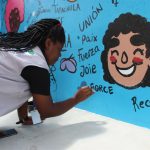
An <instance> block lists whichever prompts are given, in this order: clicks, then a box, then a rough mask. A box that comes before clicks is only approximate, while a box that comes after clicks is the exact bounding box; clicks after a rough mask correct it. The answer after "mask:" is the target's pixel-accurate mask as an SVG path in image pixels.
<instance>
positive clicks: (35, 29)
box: [0, 19, 65, 52]
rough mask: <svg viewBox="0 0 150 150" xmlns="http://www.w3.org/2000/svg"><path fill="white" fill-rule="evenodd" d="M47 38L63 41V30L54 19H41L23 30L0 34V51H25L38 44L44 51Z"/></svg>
mask: <svg viewBox="0 0 150 150" xmlns="http://www.w3.org/2000/svg"><path fill="white" fill-rule="evenodd" d="M47 38H50V39H51V40H52V41H53V42H60V43H62V44H64V43H65V32H64V28H63V27H62V26H61V23H60V22H59V21H58V20H56V19H42V20H40V21H38V22H36V23H35V24H33V25H31V26H29V27H28V28H27V30H26V31H25V32H20V33H16V32H8V33H6V34H0V51H20V52H24V51H27V50H29V49H31V48H33V47H35V46H39V47H40V48H41V49H42V51H44V48H45V46H44V43H45V40H46V39H47Z"/></svg>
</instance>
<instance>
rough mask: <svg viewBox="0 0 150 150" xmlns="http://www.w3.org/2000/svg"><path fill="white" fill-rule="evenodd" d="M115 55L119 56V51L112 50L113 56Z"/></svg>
mask: <svg viewBox="0 0 150 150" xmlns="http://www.w3.org/2000/svg"><path fill="white" fill-rule="evenodd" d="M115 53H116V54H117V56H119V52H118V51H117V50H112V51H111V55H113V54H115Z"/></svg>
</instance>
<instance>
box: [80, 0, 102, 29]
mask: <svg viewBox="0 0 150 150" xmlns="http://www.w3.org/2000/svg"><path fill="white" fill-rule="evenodd" d="M102 10H103V8H102V6H101V4H100V3H99V5H98V6H97V7H96V8H95V9H94V10H93V11H92V13H91V14H90V15H89V16H88V17H87V19H85V20H84V21H83V22H82V24H79V29H80V31H81V32H83V31H84V30H85V29H87V28H88V27H90V26H91V25H92V24H93V23H94V21H95V20H96V19H97V18H98V16H99V14H100V12H101V11H102Z"/></svg>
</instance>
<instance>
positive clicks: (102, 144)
mask: <svg viewBox="0 0 150 150" xmlns="http://www.w3.org/2000/svg"><path fill="white" fill-rule="evenodd" d="M16 121H18V119H17V113H16V111H14V112H12V113H10V114H8V115H6V116H4V117H1V118H0V130H3V129H8V128H15V129H16V130H17V131H18V134H17V135H14V136H11V137H8V138H4V139H0V150H150V130H149V129H146V128H142V127H138V126H134V125H131V124H127V123H124V122H120V121H117V120H113V119H111V118H107V117H104V116H100V115H96V114H93V113H90V112H87V111H83V110H80V109H76V108H74V109H72V110H70V111H69V112H67V113H65V114H64V115H61V116H59V117H54V118H50V119H47V120H46V121H45V122H44V123H43V124H40V125H34V126H21V125H18V126H17V125H15V122H16Z"/></svg>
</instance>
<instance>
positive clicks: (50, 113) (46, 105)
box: [32, 87, 93, 119]
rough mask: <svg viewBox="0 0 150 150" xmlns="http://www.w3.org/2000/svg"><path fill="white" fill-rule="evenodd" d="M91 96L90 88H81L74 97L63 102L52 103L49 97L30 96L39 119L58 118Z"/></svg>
mask: <svg viewBox="0 0 150 150" xmlns="http://www.w3.org/2000/svg"><path fill="white" fill-rule="evenodd" d="M92 94H93V91H92V89H91V88H89V87H86V88H81V89H79V91H78V92H77V93H76V94H75V96H74V97H72V98H70V99H68V100H65V101H63V102H57V103H53V101H52V98H51V96H45V95H40V94H34V93H33V94H32V95H33V99H34V101H35V103H36V107H37V109H38V111H39V113H40V115H41V119H45V118H49V117H55V116H59V115H61V114H63V113H65V112H67V111H68V110H70V109H71V108H72V107H74V106H75V105H76V104H78V103H79V102H81V101H84V100H85V99H87V98H88V97H89V96H91V95H92Z"/></svg>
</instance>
